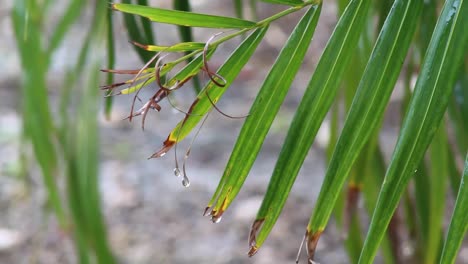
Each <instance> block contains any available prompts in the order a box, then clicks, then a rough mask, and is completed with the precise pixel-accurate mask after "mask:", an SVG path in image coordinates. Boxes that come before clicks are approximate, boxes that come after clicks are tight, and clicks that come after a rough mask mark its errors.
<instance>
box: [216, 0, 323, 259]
mask: <svg viewBox="0 0 468 264" xmlns="http://www.w3.org/2000/svg"><path fill="white" fill-rule="evenodd" d="M320 11H321V5H316V6H312V7H311V8H310V9H309V10H308V11H307V13H306V14H305V15H304V16H303V17H302V19H301V21H300V22H299V23H298V24H297V25H296V27H295V29H294V31H293V32H292V34H291V35H290V37H289V39H288V41H287V42H286V44H285V46H284V47H283V49H282V50H281V52H280V54H279V55H278V57H277V59H276V62H275V63H274V65H273V67H272V68H271V70H270V72H269V73H268V76H267V77H266V79H265V81H264V82H263V85H262V88H261V89H260V92H259V93H258V95H257V97H256V99H255V102H254V103H253V105H252V107H251V109H250V115H249V116H248V117H247V119H246V121H245V123H244V125H243V127H242V130H241V132H240V135H239V137H238V139H237V142H236V145H235V147H234V150H233V151H232V154H231V157H230V159H229V162H228V164H227V166H226V169H225V171H224V174H223V177H222V179H221V181H220V183H219V185H218V189H217V191H216V193H215V195H214V196H213V198H212V200H211V201H210V203H209V204H208V207H210V206H211V205H212V204H213V203H214V202H215V201H216V203H215V204H214V207H213V210H212V215H213V216H212V219H213V221H217V219H219V218H220V217H221V216H222V214H223V212H224V211H225V210H226V208H227V207H228V206H229V204H230V203H231V202H232V200H233V199H234V197H235V196H236V195H237V193H238V192H239V190H240V188H241V186H242V184H243V183H244V181H245V178H246V177H247V175H248V173H249V171H250V168H251V167H252V165H253V163H254V161H255V159H256V157H257V154H258V152H259V151H260V148H261V146H262V144H263V141H264V139H265V136H266V134H267V133H268V130H269V129H270V126H271V124H272V122H273V120H274V118H275V116H276V114H277V112H278V110H279V108H280V106H281V104H282V102H283V100H284V98H285V96H286V94H287V91H288V90H289V87H290V85H291V83H292V81H293V80H294V76H295V75H296V73H297V71H298V70H299V67H300V62H301V61H302V60H303V59H304V56H305V53H306V51H307V49H308V47H309V44H310V42H311V40H312V36H313V34H314V32H315V27H316V25H317V22H318V18H319V16H320ZM218 194H219V197H218ZM265 237H266V236H264V237H261V239H262V240H257V244H252V243H251V245H250V246H251V250H250V252H249V255H253V254H254V253H255V251H256V250H257V249H258V247H260V246H261V244H262V243H263V240H264V238H265Z"/></svg>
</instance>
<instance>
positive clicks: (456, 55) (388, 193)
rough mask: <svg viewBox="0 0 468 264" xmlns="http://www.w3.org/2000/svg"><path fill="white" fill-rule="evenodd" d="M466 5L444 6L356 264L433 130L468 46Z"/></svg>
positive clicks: (370, 247)
mask: <svg viewBox="0 0 468 264" xmlns="http://www.w3.org/2000/svg"><path fill="white" fill-rule="evenodd" d="M467 24H468V1H466V0H448V1H446V2H445V5H444V8H443V10H442V14H441V15H440V17H439V20H438V22H437V25H436V28H435V30H434V33H433V36H432V39H431V42H430V44H429V47H428V50H427V53H426V56H425V60H424V63H423V65H422V68H421V73H420V76H419V78H418V81H417V82H416V87H415V89H414V91H415V92H414V95H413V97H412V98H411V102H410V105H409V110H408V112H407V114H406V117H405V120H404V123H403V126H402V129H401V132H400V136H399V138H398V141H397V145H396V147H395V150H394V153H393V156H392V160H391V163H390V165H389V168H388V169H387V173H386V176H385V180H384V183H383V186H382V189H381V192H380V195H379V199H378V201H377V207H376V209H375V211H374V215H373V217H372V221H371V224H370V229H369V232H368V234H367V238H366V241H365V243H364V248H363V250H362V252H361V257H360V261H359V263H366V264H367V263H372V261H373V259H374V257H375V254H376V252H377V248H378V245H379V243H380V241H381V239H382V237H383V234H384V232H385V229H386V227H387V225H388V223H389V221H390V218H391V215H392V214H393V212H394V210H395V209H396V206H397V204H398V200H399V198H400V196H401V194H402V192H403V190H404V189H405V186H406V184H407V183H408V181H409V179H410V177H411V176H412V175H413V174H414V171H415V170H416V169H417V166H418V165H419V163H420V162H421V160H422V158H423V156H424V153H425V151H426V149H427V147H428V145H429V143H430V142H431V140H432V138H433V137H434V135H435V132H436V131H437V128H438V126H439V124H440V121H441V119H442V117H443V114H444V112H445V110H446V108H447V104H448V101H449V98H450V96H451V94H452V91H453V89H454V86H455V77H456V74H457V73H458V69H459V67H460V66H461V63H462V60H463V57H464V54H466V48H467V46H468V33H467V32H466V28H465V27H466V25H467Z"/></svg>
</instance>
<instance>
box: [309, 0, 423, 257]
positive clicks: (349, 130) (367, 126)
mask: <svg viewBox="0 0 468 264" xmlns="http://www.w3.org/2000/svg"><path fill="white" fill-rule="evenodd" d="M422 3H423V1H422V0H411V1H406V0H397V1H395V3H394V5H393V7H392V9H391V11H390V14H389V15H388V17H387V20H386V21H385V23H384V26H383V28H382V31H381V33H380V35H379V37H378V40H377V43H376V45H375V47H374V50H373V52H372V55H371V58H370V60H369V62H368V64H367V67H366V70H365V71H364V75H363V77H362V79H361V82H360V83H359V87H358V90H357V93H356V95H355V97H354V99H353V103H352V105H351V109H350V112H349V114H348V116H347V118H346V121H345V124H344V128H343V131H342V133H341V135H340V138H339V139H338V142H337V144H336V146H335V150H334V152H333V156H332V159H331V161H330V164H329V166H328V169H327V172H326V175H325V180H324V183H323V184H322V188H321V190H320V194H319V197H318V200H317V204H316V206H315V210H314V213H313V217H312V218H311V219H310V223H309V226H308V227H307V232H308V234H309V235H308V236H309V238H308V243H309V244H311V245H316V243H317V239H318V238H319V237H320V234H321V232H322V231H323V230H324V228H325V226H326V224H327V222H328V219H329V218H330V215H331V213H332V210H333V207H334V204H335V202H336V199H337V198H338V194H339V192H340V190H341V189H342V187H343V184H344V182H345V180H346V178H347V176H348V174H349V172H350V170H351V168H352V166H353V164H354V162H355V161H356V159H357V158H358V156H359V153H360V151H361V150H362V148H363V147H364V145H365V143H366V142H367V141H368V139H369V137H370V136H371V134H372V133H373V132H374V130H375V129H376V128H377V126H378V124H379V123H380V120H381V119H382V116H383V112H384V109H385V106H386V104H387V102H388V100H389V98H390V94H391V92H392V91H393V88H394V85H395V83H396V80H397V78H398V74H399V72H400V69H401V67H402V64H403V61H404V58H405V56H406V53H407V51H408V47H409V44H410V41H411V38H412V37H413V33H414V31H415V29H416V25H417V21H418V17H419V14H420V13H421V10H422ZM314 250H315V248H314V246H309V257H311V258H312V257H313V255H314Z"/></svg>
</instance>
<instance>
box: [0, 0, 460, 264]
mask: <svg viewBox="0 0 468 264" xmlns="http://www.w3.org/2000/svg"><path fill="white" fill-rule="evenodd" d="M39 2H40V1H39ZM46 2H47V1H46ZM48 2H51V3H50V4H49V6H48V7H47V10H44V11H46V12H45V13H43V14H42V16H43V17H42V18H41V21H42V26H41V27H40V28H36V29H34V28H33V29H30V30H32V31H34V30H36V33H38V35H39V37H40V39H39V40H38V43H39V44H38V46H34V45H30V40H28V41H25V43H27V44H26V46H25V48H24V49H23V50H22V51H20V48H18V45H19V44H18V42H17V40H16V38H18V33H15V30H14V26H13V22H12V19H13V18H12V12H13V5H14V0H1V4H0V58H1V61H2V63H1V64H0V113H1V114H0V212H1V213H0V263H48V264H53V263H78V259H79V258H78V257H77V256H80V257H81V258H84V255H86V254H87V253H83V252H81V251H80V250H83V247H80V246H78V247H76V246H75V244H74V242H73V238H72V236H71V233H72V232H74V231H76V230H75V229H74V228H77V227H76V226H77V223H81V222H82V223H83V226H88V229H86V228H85V229H86V230H84V233H85V235H84V238H83V239H84V240H86V239H90V240H91V241H93V242H92V243H96V244H99V243H101V242H102V241H101V242H99V237H98V236H100V235H105V233H107V237H108V242H109V245H108V246H109V248H110V249H111V251H112V252H113V254H114V256H115V258H116V259H117V263H125V264H127V263H128V264H140V263H141V264H143V263H175V264H177V263H194V264H195V263H220V264H221V263H230V264H235V263H239V264H240V263H258V264H260V263H265V264H266V263H292V261H293V260H294V258H295V256H296V253H297V250H298V247H299V244H300V242H301V239H302V238H303V235H304V232H305V227H306V225H307V222H308V219H309V217H310V214H311V212H312V209H313V206H314V201H315V200H316V198H317V196H318V192H319V190H320V186H321V182H322V179H323V176H324V170H325V163H326V156H325V154H326V153H325V148H326V145H327V142H328V137H329V132H328V121H325V122H324V124H323V125H322V128H321V131H320V132H319V135H318V137H317V140H316V142H315V143H314V146H313V147H312V149H311V150H310V153H309V155H308V157H307V159H306V161H305V163H304V165H303V167H302V170H301V173H300V175H299V176H298V179H297V181H296V183H295V185H294V187H293V190H292V192H291V195H290V197H289V199H288V202H287V204H286V206H285V209H284V211H283V213H282V215H281V217H280V218H279V221H278V223H277V224H276V226H275V227H274V229H273V231H272V233H271V235H270V237H269V239H268V240H267V242H266V243H265V245H264V246H263V248H262V249H261V250H260V251H259V253H258V254H257V255H256V256H255V257H253V258H248V257H247V254H246V253H247V251H248V245H247V238H248V232H249V229H250V225H251V223H252V220H253V219H254V218H255V215H256V213H257V209H258V208H259V206H260V204H261V201H262V198H263V194H264V192H265V190H266V187H267V183H268V180H269V177H270V175H271V172H272V170H273V167H274V164H275V161H276V158H277V155H278V153H279V151H280V149H281V143H282V142H283V139H284V136H285V132H286V131H287V128H288V126H289V123H290V121H291V118H292V116H293V114H294V111H295V109H296V107H297V105H298V103H299V101H300V99H301V98H300V97H301V95H302V93H303V91H304V89H305V86H306V84H307V82H308V80H309V78H310V75H311V72H313V69H314V67H315V64H316V62H317V60H318V58H319V57H320V54H321V52H322V49H323V47H324V46H325V44H326V41H327V40H328V38H329V36H330V34H331V30H332V29H333V27H334V25H335V23H336V19H337V14H336V13H337V7H336V6H335V5H334V2H330V3H328V4H326V5H325V6H324V8H323V10H322V15H321V17H320V21H319V24H318V27H317V30H316V34H315V35H314V39H313V41H312V45H311V47H310V49H309V51H308V54H307V56H306V59H305V61H304V63H303V65H302V68H301V71H300V72H299V74H298V76H297V78H296V80H295V81H294V83H293V86H292V88H291V91H290V92H289V94H288V97H287V98H286V101H285V103H284V104H283V106H282V109H281V110H280V113H279V115H278V117H277V118H276V120H275V122H274V124H273V127H272V129H271V131H270V133H269V135H268V138H267V139H266V141H265V144H264V146H263V148H262V152H261V154H260V155H259V157H258V159H257V161H256V163H255V165H254V167H253V169H252V171H251V173H250V175H249V177H248V179H247V182H246V184H245V186H244V188H243V189H242V190H241V192H240V194H239V196H238V198H237V199H236V200H235V201H234V203H233V206H232V207H231V208H230V209H229V210H228V211H227V212H226V213H225V214H224V217H223V219H222V221H221V222H220V223H218V224H213V223H211V221H210V220H209V219H208V218H204V217H203V216H202V213H203V210H204V209H205V206H206V204H207V202H208V201H209V199H210V198H211V195H212V193H213V192H214V190H215V189H216V186H217V183H218V181H219V179H220V177H221V175H222V173H223V170H224V167H225V164H226V162H227V160H228V158H229V155H230V151H231V150H232V147H233V145H234V142H235V140H236V137H237V135H238V132H239V130H240V128H241V125H242V122H243V121H242V120H236V119H228V118H226V117H223V116H222V115H220V114H218V113H216V112H213V113H212V114H211V115H210V117H209V119H208V121H207V122H206V123H205V124H204V126H203V128H202V130H201V132H200V135H199V136H198V137H197V139H196V140H195V143H194V145H193V149H192V154H191V156H190V158H189V159H188V163H187V173H188V176H189V177H190V180H191V185H190V187H189V188H184V187H183V186H182V184H181V182H180V179H178V178H176V177H174V174H173V169H174V166H175V163H174V157H173V154H174V152H173V151H171V152H169V153H168V155H166V156H164V157H163V158H160V159H151V160H148V159H147V158H148V157H149V156H150V155H151V154H152V153H153V152H155V151H156V150H158V149H159V148H160V147H161V146H162V142H163V141H164V140H165V139H166V137H167V135H168V133H169V132H170V131H171V130H172V128H173V127H174V126H175V125H176V124H177V123H178V122H179V121H180V120H181V119H182V118H183V114H182V113H180V112H178V111H175V110H174V109H172V108H171V106H170V105H169V104H167V103H163V104H162V107H163V110H162V111H161V112H159V113H157V112H154V113H151V114H149V115H148V118H147V120H146V125H145V130H144V131H143V130H142V129H141V124H140V119H139V118H135V119H134V120H133V122H131V123H130V122H128V120H124V118H125V117H127V116H128V115H129V113H130V107H131V102H132V100H133V96H132V95H121V96H115V97H114V98H113V99H114V103H113V107H112V110H111V113H110V118H106V117H105V113H104V104H105V103H104V100H105V99H104V97H105V93H104V92H102V91H99V87H98V86H99V85H103V84H107V83H106V82H107V80H108V79H107V80H106V78H108V76H107V75H106V74H104V73H98V70H99V69H102V68H107V58H106V43H105V39H104V38H103V39H102V40H96V41H95V42H99V41H100V42H101V44H99V45H96V46H95V47H93V49H92V50H91V51H89V54H91V55H89V54H88V55H87V58H88V59H86V60H85V61H84V62H82V65H81V66H79V64H80V62H79V61H80V58H81V57H80V56H81V55H80V51H81V50H82V47H83V43H85V42H86V39H87V36H88V34H89V32H90V31H92V28H93V27H98V26H97V24H95V23H96V20H93V19H95V17H96V16H97V15H96V13H94V11H95V9H94V8H95V6H94V5H95V3H94V2H93V3H89V4H85V5H83V6H82V7H81V8H82V10H81V11H80V12H79V15H78V16H79V17H78V18H77V19H76V20H74V21H73V22H70V26H69V28H67V33H66V34H64V36H63V38H61V40H60V42H57V43H60V44H57V47H56V48H55V49H54V50H53V52H51V54H50V63H49V65H48V66H44V65H39V66H38V67H47V69H45V68H44V69H43V70H44V71H45V73H44V76H45V80H44V84H45V86H44V92H45V93H44V95H46V100H47V101H48V107H49V109H50V120H52V121H51V123H53V124H56V125H52V126H55V127H58V128H56V131H55V128H54V129H53V130H54V132H53V134H55V135H57V138H53V137H52V138H49V139H48V140H50V142H51V143H52V145H51V146H52V147H51V148H50V149H49V150H51V151H53V152H55V154H54V155H53V156H55V157H54V159H56V160H57V161H58V162H53V161H50V162H49V165H50V166H49V165H44V164H48V161H39V162H36V158H35V154H34V153H37V147H33V146H31V144H30V141H33V142H34V141H35V140H37V141H38V142H40V141H41V139H40V138H39V139H34V136H31V134H32V133H33V132H27V131H28V129H24V124H26V123H25V121H24V118H25V117H24V115H23V114H22V113H24V112H25V111H26V112H27V111H31V113H33V114H34V112H35V111H37V112H41V109H42V108H43V105H41V102H40V100H41V99H42V98H41V96H40V95H38V96H37V97H36V96H35V95H34V92H37V90H40V83H37V87H34V85H32V86H31V85H30V86H29V88H24V87H28V79H29V78H32V77H31V76H30V75H28V74H30V72H29V70H28V69H25V67H26V66H24V65H26V64H27V61H30V62H31V64H34V60H35V59H36V58H35V57H34V54H35V53H34V50H35V49H37V47H40V46H41V45H42V46H43V47H44V46H47V45H48V44H49V43H52V42H53V39H54V32H55V31H54V30H55V29H56V28H57V26H58V25H60V23H64V21H63V20H62V16H63V14H64V12H66V10H69V9H68V8H69V3H68V2H69V1H48ZM78 2H79V1H78ZM91 2H92V1H91ZM171 2H172V1H155V0H153V1H149V3H150V4H151V5H153V6H159V7H164V8H171V7H172V3H171ZM192 4H193V5H192V8H193V10H194V11H197V12H201V13H211V14H218V15H226V16H234V15H235V11H234V8H233V5H232V3H231V1H208V0H197V1H192ZM104 7H105V9H107V3H106V5H104ZM281 9H282V8H281V7H278V6H273V5H269V4H259V6H258V12H259V14H258V15H259V17H260V18H262V17H266V16H267V15H268V14H270V15H271V14H273V13H275V12H277V11H279V10H281ZM244 11H245V13H246V14H249V13H250V10H249V9H248V7H246V10H244ZM18 12H19V11H18ZM76 12H78V11H76ZM104 12H107V11H104ZM301 14H302V12H298V13H297V14H296V13H295V14H292V15H290V16H287V17H285V18H283V19H281V20H279V21H277V22H276V23H274V24H273V25H272V26H271V28H270V29H269V31H268V33H267V37H266V39H265V40H264V41H263V42H262V45H261V46H260V48H259V49H258V50H257V51H256V53H255V55H254V57H253V58H252V59H251V60H250V61H249V64H248V66H247V67H246V68H245V69H244V70H243V71H242V72H241V74H240V76H239V78H238V79H237V80H236V81H235V83H234V84H233V86H232V87H231V88H230V89H229V90H228V92H227V93H226V94H225V96H224V97H223V99H222V100H221V101H220V102H219V104H218V107H220V108H221V109H222V110H223V111H224V112H226V113H228V114H230V115H236V116H239V115H244V114H245V113H247V112H248V110H249V108H250V105H251V103H252V102H253V99H254V98H255V95H256V92H257V91H258V89H259V87H260V86H261V83H262V81H263V79H264V77H265V75H266V73H267V71H268V70H269V68H270V65H272V63H273V61H274V59H275V58H276V55H277V54H278V52H279V50H280V49H281V47H282V44H283V43H284V42H285V40H286V39H287V37H288V35H289V34H290V32H291V30H292V28H293V27H294V25H295V24H296V23H297V21H298V19H299V17H300V15H301ZM31 19H32V21H33V23H34V14H31ZM113 26H114V29H113V32H114V45H115V47H116V49H115V51H116V52H115V68H116V69H139V68H140V67H142V66H143V63H142V62H141V60H140V59H139V57H138V55H137V53H136V52H135V50H134V47H133V46H132V45H131V44H130V43H129V42H128V41H129V40H130V39H129V37H128V35H127V33H126V29H125V26H124V24H123V18H122V15H121V14H119V13H117V12H115V13H114V16H113ZM32 27H34V25H33V26H32ZM153 28H154V30H155V37H156V39H157V41H158V44H160V45H171V44H175V43H178V42H180V40H179V38H178V35H177V29H176V27H172V26H168V25H161V24H156V25H155V26H154V27H153ZM38 29H40V30H41V31H40V32H37V30H38ZM20 30H21V29H20ZM28 30H29V29H28ZM25 32H28V31H27V30H26V31H25ZM99 32H100V31H96V32H94V33H93V34H95V35H99V34H100V33H99ZM213 33H216V31H213V30H207V29H195V30H194V38H195V40H196V41H202V42H204V41H207V39H208V38H209V37H210V36H211V34H213ZM15 34H16V35H15ZM28 34H29V35H28V36H33V35H34V33H28ZM101 34H102V33H101ZM92 38H94V37H92ZM96 39H98V38H96ZM31 41H32V40H31ZM93 41H94V40H93ZM239 41H240V40H239V39H236V40H232V41H231V42H228V43H227V44H225V45H222V46H221V47H220V49H218V51H217V52H216V54H215V55H214V56H213V58H212V59H211V63H212V66H211V67H213V68H215V67H217V66H219V65H220V64H221V63H222V62H223V61H224V59H225V58H226V57H227V55H229V53H230V52H231V51H232V50H233V49H234V48H235V47H236V45H237V44H238V43H239ZM28 45H30V46H28ZM25 50H26V51H25ZM20 52H22V55H21V54H20ZM28 52H32V53H28ZM22 60H23V62H22ZM25 61H26V62H25ZM39 61H41V60H39ZM36 66H37V64H36ZM31 67H32V66H31ZM73 74H76V76H74V75H73ZM97 74H98V75H97ZM94 75H96V76H94ZM90 76H91V77H90ZM119 78H120V77H119V76H116V79H115V81H116V82H118V81H122V80H125V79H126V78H125V77H123V78H121V79H119ZM33 79H34V78H33ZM206 79H207V78H203V76H202V77H201V80H202V83H203V81H206ZM34 80H36V79H34ZM398 85H399V86H401V84H398ZM22 87H23V88H22ZM190 87H191V84H188V85H187V87H186V88H184V89H181V90H180V91H178V92H177V95H176V97H175V102H176V103H177V105H178V106H179V107H181V108H184V109H186V108H187V107H189V106H190V104H191V103H192V101H193V99H194V98H195V96H196V95H195V93H194V91H193V89H190ZM36 88H37V90H35V89H36ZM27 89H31V90H27ZM151 89H153V88H147V89H146V90H143V91H142V93H141V97H143V98H146V97H147V96H149V95H150V94H151V92H152V90H151ZM400 93H401V87H400V88H399V87H397V89H396V92H395V93H394V95H393V97H392V103H391V104H390V106H389V107H390V108H394V109H393V110H394V111H392V109H390V111H388V113H389V114H387V117H386V121H385V123H384V128H383V129H382V134H381V143H382V146H383V150H384V152H385V154H386V155H387V157H388V155H389V153H391V151H392V148H393V145H394V142H395V140H396V136H397V133H398V129H399V123H400V119H399V117H400V114H399V113H398V109H399V108H398V107H396V105H398V102H399V101H400V100H401V94H400ZM25 97H32V98H31V100H25ZM28 102H29V103H30V104H31V106H30V108H28V107H27V106H26V104H28ZM35 102H36V103H35ZM90 105H91V106H90ZM25 109H26V110H25ZM28 113H29V112H28ZM26 118H28V117H26ZM34 118H37V117H34V115H33V116H32V117H30V119H29V120H35V119H34ZM28 122H32V121H28ZM24 130H26V132H24ZM29 133H31V134H29ZM89 135H91V136H89ZM92 135H95V136H92ZM31 138H32V139H31ZM56 141H59V142H58V143H57V142H56ZM83 142H87V143H86V144H84V145H86V146H87V147H83V148H81V147H82V146H83V145H82V144H81V143H83ZM189 143H190V139H187V140H185V141H184V142H182V143H181V144H180V145H179V146H178V148H179V149H181V150H182V151H180V153H183V152H184V150H185V149H186V148H187V147H188V145H189ZM45 148H46V149H47V146H45ZM85 150H86V151H89V152H86V151H85ZM46 153H48V152H46ZM80 155H81V156H80ZM181 157H182V154H181V155H180V157H179V158H181ZM81 160H83V161H81ZM93 161H94V162H95V165H90V167H91V169H90V170H87V171H80V172H77V173H76V174H74V173H72V172H71V171H70V170H71V169H70V168H74V166H78V165H79V164H89V163H90V162H93ZM62 163H63V164H62ZM51 164H52V165H51ZM64 164H65V165H64ZM93 166H95V168H94V169H93ZM47 167H50V170H48V169H47ZM44 171H49V172H50V175H49V177H50V179H53V181H55V183H56V184H55V185H56V186H55V187H56V190H57V193H58V195H59V197H64V198H63V199H59V200H61V201H62V204H61V205H57V204H54V202H51V201H50V199H49V192H50V188H51V187H50V186H48V184H47V183H44V182H45V181H44V176H43V174H44ZM93 173H95V174H96V175H95V176H96V177H94V176H93ZM80 175H86V176H85V178H86V179H87V180H86V182H80V180H77V178H78V177H80ZM80 179H82V178H80ZM93 179H94V180H95V182H96V183H97V185H96V184H95V185H93V184H92V181H93ZM75 188H76V189H75ZM93 188H96V190H97V191H98V192H99V193H100V198H101V203H100V204H101V207H102V213H103V220H102V222H104V223H105V224H106V229H107V231H106V232H105V231H102V230H97V231H94V230H93V226H94V224H93V223H91V222H90V221H89V218H90V217H91V216H92V214H94V213H96V212H97V211H95V210H94V211H93V210H91V209H90V207H93V206H94V205H93V204H92V203H93V200H92V199H90V201H87V200H83V201H82V202H81V204H78V205H77V203H73V201H76V197H78V196H74V195H77V193H79V194H80V195H81V196H86V195H87V194H89V195H90V197H96V196H95V195H94V194H93ZM88 202H89V203H88ZM94 202H95V201H94ZM67 203H70V204H71V206H68V205H67ZM57 208H62V209H61V210H62V211H63V212H62V213H57ZM64 208H65V209H64ZM67 208H68V209H67ZM88 210H90V211H88ZM58 211H60V210H58ZM57 215H58V216H57ZM60 215H62V218H61V217H60ZM69 215H73V216H74V218H73V220H68V216H69ZM90 215H91V216H90ZM61 219H62V220H61ZM98 225H99V223H98ZM101 232H102V233H101ZM86 234H88V235H86ZM93 234H94V235H96V236H97V237H93ZM102 243H103V245H105V242H102ZM104 247H105V246H104ZM105 250H106V249H105ZM318 252H319V253H318V259H317V260H318V261H319V262H320V263H337V264H339V263H349V261H348V260H347V256H346V254H345V252H344V249H343V246H342V235H341V234H340V232H338V231H337V230H336V228H335V226H334V224H333V223H332V224H331V225H329V228H327V229H326V231H325V233H324V235H323V236H322V238H321V239H320V243H319V245H318ZM104 255H105V254H104ZM460 255H461V257H460V258H461V259H462V260H463V259H464V260H468V248H466V247H465V248H464V249H462V250H461V252H460ZM103 258H104V259H105V257H103ZM465 263H466V262H465Z"/></svg>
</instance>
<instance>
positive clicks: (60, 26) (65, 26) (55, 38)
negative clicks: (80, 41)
mask: <svg viewBox="0 0 468 264" xmlns="http://www.w3.org/2000/svg"><path fill="white" fill-rule="evenodd" d="M85 3H86V1H82V0H73V1H71V2H70V4H69V5H68V7H67V9H66V10H65V13H64V14H63V16H62V18H61V19H60V21H59V22H57V24H56V25H57V27H56V28H55V30H54V33H53V34H52V37H51V38H50V43H49V47H48V50H47V53H48V55H47V57H49V58H52V57H51V55H52V53H53V52H54V51H55V50H56V49H57V48H58V47H59V46H60V43H61V42H62V40H63V38H64V37H65V35H66V33H68V32H69V29H70V28H71V26H73V23H75V21H76V20H77V19H78V18H79V17H80V14H81V11H82V10H83V8H84V6H85Z"/></svg>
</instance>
